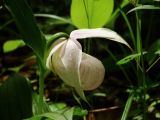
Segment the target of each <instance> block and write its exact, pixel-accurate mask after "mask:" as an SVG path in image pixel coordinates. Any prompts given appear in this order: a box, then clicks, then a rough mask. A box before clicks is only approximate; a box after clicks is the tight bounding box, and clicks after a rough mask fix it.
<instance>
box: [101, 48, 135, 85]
mask: <svg viewBox="0 0 160 120" xmlns="http://www.w3.org/2000/svg"><path fill="white" fill-rule="evenodd" d="M103 48H104V49H105V50H106V51H107V52H108V53H109V55H110V56H111V57H112V59H113V60H114V61H115V62H117V61H118V59H117V58H116V57H115V56H114V55H113V54H112V52H111V51H110V50H109V49H107V48H105V47H103ZM119 68H120V69H121V70H122V72H123V74H124V76H125V77H126V79H127V81H128V82H129V84H130V85H131V86H133V84H132V81H131V80H130V79H129V76H128V74H127V73H126V71H125V70H124V68H123V67H122V66H120V65H119Z"/></svg>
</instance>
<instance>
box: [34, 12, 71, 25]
mask: <svg viewBox="0 0 160 120" xmlns="http://www.w3.org/2000/svg"><path fill="white" fill-rule="evenodd" d="M34 15H35V16H36V17H44V18H51V19H55V20H59V21H62V22H64V23H68V24H71V25H72V22H71V21H70V20H69V19H66V18H63V17H60V16H57V15H52V14H43V13H41V14H34Z"/></svg>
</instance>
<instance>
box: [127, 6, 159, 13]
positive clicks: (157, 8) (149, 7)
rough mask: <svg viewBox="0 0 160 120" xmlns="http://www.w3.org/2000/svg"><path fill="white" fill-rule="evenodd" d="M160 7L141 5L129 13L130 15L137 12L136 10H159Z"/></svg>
mask: <svg viewBox="0 0 160 120" xmlns="http://www.w3.org/2000/svg"><path fill="white" fill-rule="evenodd" d="M159 9H160V7H156V6H153V5H139V6H137V7H135V8H133V9H131V10H130V11H128V12H127V14H128V13H131V12H133V11H136V10H159Z"/></svg>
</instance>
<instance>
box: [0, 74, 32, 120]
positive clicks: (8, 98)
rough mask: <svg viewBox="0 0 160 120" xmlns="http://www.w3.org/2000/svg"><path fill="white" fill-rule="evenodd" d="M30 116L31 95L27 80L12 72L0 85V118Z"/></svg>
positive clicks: (16, 118)
mask: <svg viewBox="0 0 160 120" xmlns="http://www.w3.org/2000/svg"><path fill="white" fill-rule="evenodd" d="M31 116H32V95H31V88H30V85H29V84H28V82H27V80H26V79H25V78H24V77H22V76H20V75H18V74H14V75H12V76H10V77H9V78H8V79H7V80H6V81H5V82H4V83H3V84H2V85H1V86H0V120H22V119H24V118H27V117H31Z"/></svg>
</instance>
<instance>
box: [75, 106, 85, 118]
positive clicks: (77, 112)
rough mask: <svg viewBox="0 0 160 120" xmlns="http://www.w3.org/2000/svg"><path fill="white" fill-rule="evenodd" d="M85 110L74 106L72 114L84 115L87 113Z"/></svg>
mask: <svg viewBox="0 0 160 120" xmlns="http://www.w3.org/2000/svg"><path fill="white" fill-rule="evenodd" d="M87 113H88V112H87V110H83V109H82V108H80V107H74V113H73V114H74V115H76V116H86V115H87Z"/></svg>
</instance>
